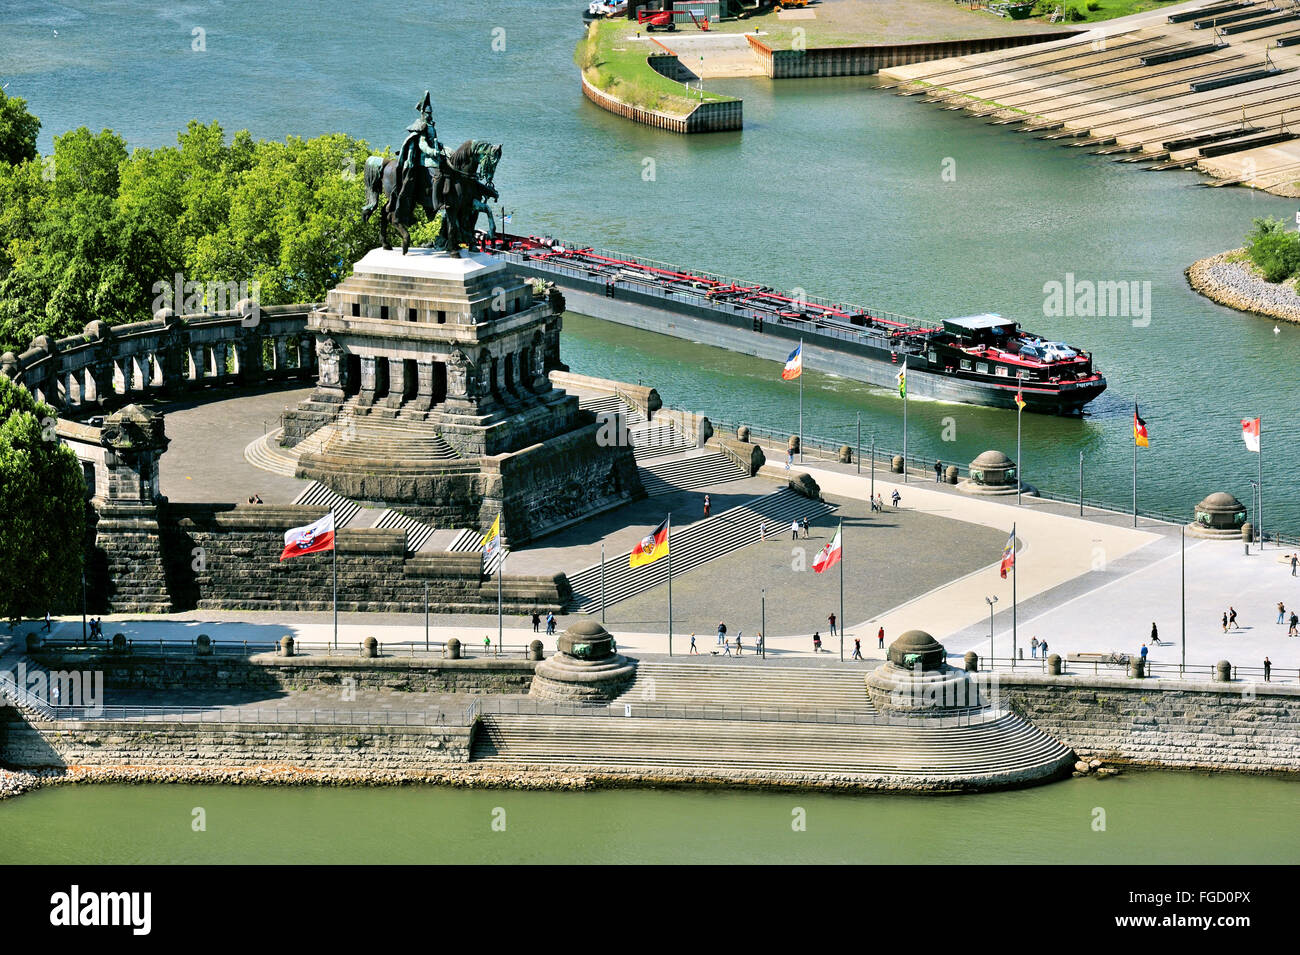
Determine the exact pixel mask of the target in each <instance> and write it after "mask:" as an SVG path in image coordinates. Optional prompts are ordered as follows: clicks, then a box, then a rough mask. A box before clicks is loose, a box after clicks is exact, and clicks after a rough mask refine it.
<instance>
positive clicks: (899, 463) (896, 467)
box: [889, 454, 903, 474]
mask: <svg viewBox="0 0 1300 955" xmlns="http://www.w3.org/2000/svg"><path fill="white" fill-rule="evenodd" d="M889 469H890V470H891V471H893V472H894V473H895V474H902V473H903V456H902V455H901V454H895V455H894V459H893V460H892V461H890V462H889Z"/></svg>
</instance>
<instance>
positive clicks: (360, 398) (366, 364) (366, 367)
mask: <svg viewBox="0 0 1300 955" xmlns="http://www.w3.org/2000/svg"><path fill="white" fill-rule="evenodd" d="M374 403H375V358H374V356H371V355H362V356H361V391H360V392H359V393H358V395H357V404H358V405H360V406H362V407H367V408H368V407H369V406H371V405H373V404H374Z"/></svg>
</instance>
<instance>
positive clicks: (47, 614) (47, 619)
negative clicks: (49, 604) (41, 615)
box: [41, 610, 53, 633]
mask: <svg viewBox="0 0 1300 955" xmlns="http://www.w3.org/2000/svg"><path fill="white" fill-rule="evenodd" d="M52 626H53V621H51V620H50V612H49V611H48V610H47V611H45V626H44V627H42V628H41V629H43V630H44V631H45V632H46V633H49V632H50V627H52Z"/></svg>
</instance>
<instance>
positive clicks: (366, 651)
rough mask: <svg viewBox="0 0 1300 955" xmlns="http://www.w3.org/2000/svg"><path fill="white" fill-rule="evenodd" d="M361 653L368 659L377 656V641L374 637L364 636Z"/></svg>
mask: <svg viewBox="0 0 1300 955" xmlns="http://www.w3.org/2000/svg"><path fill="white" fill-rule="evenodd" d="M361 655H362V656H363V657H365V658H366V659H368V660H370V659H374V658H375V657H377V656H379V641H378V640H376V639H375V638H374V637H366V639H365V640H364V641H362V643H361Z"/></svg>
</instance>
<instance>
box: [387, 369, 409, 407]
mask: <svg viewBox="0 0 1300 955" xmlns="http://www.w3.org/2000/svg"><path fill="white" fill-rule="evenodd" d="M386 360H387V362H388V397H387V398H385V399H384V404H385V405H386V406H387V407H389V408H400V407H401V406H402V402H403V400H405V398H406V362H405V361H404V360H402V359H401V358H389V359H386Z"/></svg>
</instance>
